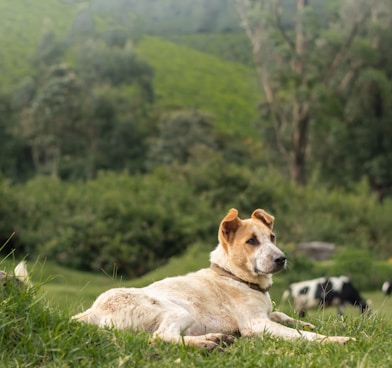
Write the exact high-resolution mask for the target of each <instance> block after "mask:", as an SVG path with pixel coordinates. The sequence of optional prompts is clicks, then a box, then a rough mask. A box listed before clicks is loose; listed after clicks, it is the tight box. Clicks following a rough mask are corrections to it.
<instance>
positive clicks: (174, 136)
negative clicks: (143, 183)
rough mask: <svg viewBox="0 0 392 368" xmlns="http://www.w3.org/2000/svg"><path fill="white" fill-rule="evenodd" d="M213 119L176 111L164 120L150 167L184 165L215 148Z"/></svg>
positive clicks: (195, 112)
mask: <svg viewBox="0 0 392 368" xmlns="http://www.w3.org/2000/svg"><path fill="white" fill-rule="evenodd" d="M212 133H213V125H212V124H211V119H210V117H209V116H208V115H206V114H205V113H202V112H199V111H196V110H195V111H188V110H182V111H176V112H171V113H168V114H166V115H164V116H163V118H162V121H161V123H160V126H159V135H158V137H157V138H156V139H155V140H154V141H153V142H152V143H151V149H150V152H149V164H150V165H159V164H166V165H173V164H180V165H183V164H185V163H187V162H188V161H189V159H190V158H191V157H192V155H194V154H197V152H198V153H201V152H200V151H203V150H206V149H207V150H210V149H214V148H215V147H216V142H215V139H214V137H213V134H212Z"/></svg>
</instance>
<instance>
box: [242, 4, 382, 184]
mask: <svg viewBox="0 0 392 368" xmlns="http://www.w3.org/2000/svg"><path fill="white" fill-rule="evenodd" d="M282 4H283V2H282V1H281V0H268V1H267V0H236V5H237V10H238V14H239V17H240V20H241V23H242V26H243V28H244V30H245V32H246V34H247V36H248V38H249V40H250V42H251V45H252V50H253V57H254V62H255V67H256V70H257V73H258V76H259V79H260V83H261V86H262V88H263V91H264V97H265V100H264V101H263V106H262V109H263V113H264V116H265V117H266V118H267V119H269V120H270V121H271V123H272V125H273V131H274V137H275V139H276V146H277V149H278V152H279V153H280V154H281V155H282V157H284V159H285V162H286V164H287V166H288V167H289V171H290V177H291V179H292V180H293V181H295V182H297V183H299V184H302V185H304V184H306V180H307V172H306V164H307V154H308V151H309V142H310V135H311V130H312V129H314V127H315V126H316V125H317V119H318V117H319V114H320V112H321V111H322V110H323V106H322V103H323V102H321V103H320V96H322V97H323V98H327V99H333V98H335V96H336V95H338V94H341V93H342V92H343V91H345V92H347V91H349V89H350V87H351V86H352V84H353V83H354V82H355V80H356V78H357V76H358V74H359V72H360V70H361V69H362V68H363V66H364V64H363V60H362V59H361V58H358V55H356V54H355V51H356V49H355V46H356V43H357V41H358V39H359V37H360V36H361V35H362V33H363V31H364V30H365V29H366V26H367V25H368V23H369V22H370V20H371V18H372V15H373V14H375V13H376V12H377V11H378V8H379V6H378V2H377V1H353V0H346V1H342V2H340V4H339V6H338V7H336V6H335V7H331V8H327V7H326V6H324V8H321V9H317V11H316V10H315V8H314V7H312V6H311V4H310V1H308V0H297V1H296V8H295V9H289V8H288V7H284V6H283V5H282ZM318 5H319V6H320V7H321V5H320V4H319V3H318ZM335 5H336V4H335ZM288 10H292V11H293V14H294V16H292V15H291V13H289V12H288ZM351 91H352V90H351ZM353 93H354V92H353ZM313 149H316V148H315V147H313Z"/></svg>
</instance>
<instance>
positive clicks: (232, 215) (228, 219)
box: [218, 208, 241, 249]
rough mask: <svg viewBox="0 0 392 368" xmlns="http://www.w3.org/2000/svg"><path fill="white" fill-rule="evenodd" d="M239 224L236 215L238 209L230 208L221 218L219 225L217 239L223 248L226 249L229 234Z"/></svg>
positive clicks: (235, 229) (232, 232)
mask: <svg viewBox="0 0 392 368" xmlns="http://www.w3.org/2000/svg"><path fill="white" fill-rule="evenodd" d="M240 224H241V220H240V218H239V217H238V211H237V210H236V209H235V208H232V209H231V210H230V211H229V212H228V213H227V215H226V216H225V217H224V218H223V220H222V221H221V223H220V226H219V234H218V239H219V242H220V244H222V246H223V247H224V248H225V249H227V245H228V243H229V239H230V235H231V234H234V233H235V232H236V231H237V229H238V227H239V226H240Z"/></svg>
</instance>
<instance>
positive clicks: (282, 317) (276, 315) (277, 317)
mask: <svg viewBox="0 0 392 368" xmlns="http://www.w3.org/2000/svg"><path fill="white" fill-rule="evenodd" d="M270 318H271V320H272V321H274V322H280V323H285V324H289V325H292V326H294V327H297V326H301V327H305V328H309V329H311V330H314V329H315V328H316V326H314V325H312V324H311V323H309V322H304V321H301V320H299V319H295V318H292V317H290V316H288V315H287V314H285V313H283V312H272V313H271V315H270Z"/></svg>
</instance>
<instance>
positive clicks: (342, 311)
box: [338, 304, 344, 317]
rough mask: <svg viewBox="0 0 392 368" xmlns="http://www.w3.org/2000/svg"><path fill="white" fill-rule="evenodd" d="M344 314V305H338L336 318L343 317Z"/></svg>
mask: <svg viewBox="0 0 392 368" xmlns="http://www.w3.org/2000/svg"><path fill="white" fill-rule="evenodd" d="M343 313H344V305H343V304H339V305H338V316H339V317H341V316H343Z"/></svg>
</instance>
